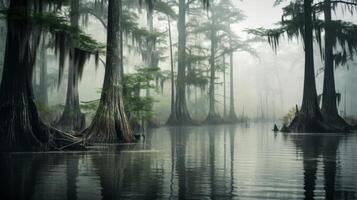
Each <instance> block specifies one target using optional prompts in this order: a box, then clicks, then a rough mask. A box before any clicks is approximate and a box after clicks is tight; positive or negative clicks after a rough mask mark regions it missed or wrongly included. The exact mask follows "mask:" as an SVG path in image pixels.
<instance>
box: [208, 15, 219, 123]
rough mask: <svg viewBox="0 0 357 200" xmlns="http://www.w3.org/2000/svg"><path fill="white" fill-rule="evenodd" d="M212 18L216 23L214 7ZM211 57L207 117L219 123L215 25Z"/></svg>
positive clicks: (212, 121)
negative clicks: (216, 90) (216, 93)
mask: <svg viewBox="0 0 357 200" xmlns="http://www.w3.org/2000/svg"><path fill="white" fill-rule="evenodd" d="M211 15H212V16H211V20H212V22H211V23H212V24H211V25H212V26H214V25H215V19H214V18H215V17H214V12H213V9H211ZM210 39H211V57H210V65H211V66H210V85H209V111H208V116H207V118H206V120H205V121H206V122H207V123H218V122H221V117H220V116H219V115H218V113H217V112H216V98H215V97H216V95H215V86H216V63H215V62H216V48H217V31H216V30H215V28H214V27H212V30H211V38H210Z"/></svg>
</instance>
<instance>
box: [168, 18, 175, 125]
mask: <svg viewBox="0 0 357 200" xmlns="http://www.w3.org/2000/svg"><path fill="white" fill-rule="evenodd" d="M167 23H168V27H169V43H170V44H169V45H170V64H171V113H170V117H169V119H168V121H167V124H169V122H176V121H177V118H176V111H175V74H174V58H173V50H172V35H171V22H170V17H169V16H167Z"/></svg>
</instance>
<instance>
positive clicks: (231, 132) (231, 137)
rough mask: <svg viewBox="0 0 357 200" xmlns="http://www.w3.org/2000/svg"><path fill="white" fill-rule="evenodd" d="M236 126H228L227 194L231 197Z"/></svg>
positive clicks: (232, 191)
mask: <svg viewBox="0 0 357 200" xmlns="http://www.w3.org/2000/svg"><path fill="white" fill-rule="evenodd" d="M236 130H237V127H236V126H234V125H233V126H229V128H228V131H229V149H230V158H231V160H230V161H231V162H230V163H231V175H230V178H231V179H230V188H231V189H230V191H229V196H230V197H231V198H233V195H234V194H233V193H234V139H235V134H236Z"/></svg>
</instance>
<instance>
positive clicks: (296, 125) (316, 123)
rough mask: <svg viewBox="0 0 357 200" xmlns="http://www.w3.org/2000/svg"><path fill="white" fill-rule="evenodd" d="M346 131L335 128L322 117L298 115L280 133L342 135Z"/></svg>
mask: <svg viewBox="0 0 357 200" xmlns="http://www.w3.org/2000/svg"><path fill="white" fill-rule="evenodd" d="M346 131H348V130H347V129H345V128H341V127H336V126H333V125H331V124H330V123H328V122H327V121H325V120H324V119H323V118H322V117H317V116H307V115H305V114H304V113H299V114H297V115H296V116H295V118H294V119H293V120H292V122H291V123H290V125H289V126H288V127H287V129H286V130H282V132H293V133H342V132H346Z"/></svg>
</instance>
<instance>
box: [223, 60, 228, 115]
mask: <svg viewBox="0 0 357 200" xmlns="http://www.w3.org/2000/svg"><path fill="white" fill-rule="evenodd" d="M223 119H224V120H226V119H227V105H226V55H225V54H223Z"/></svg>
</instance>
